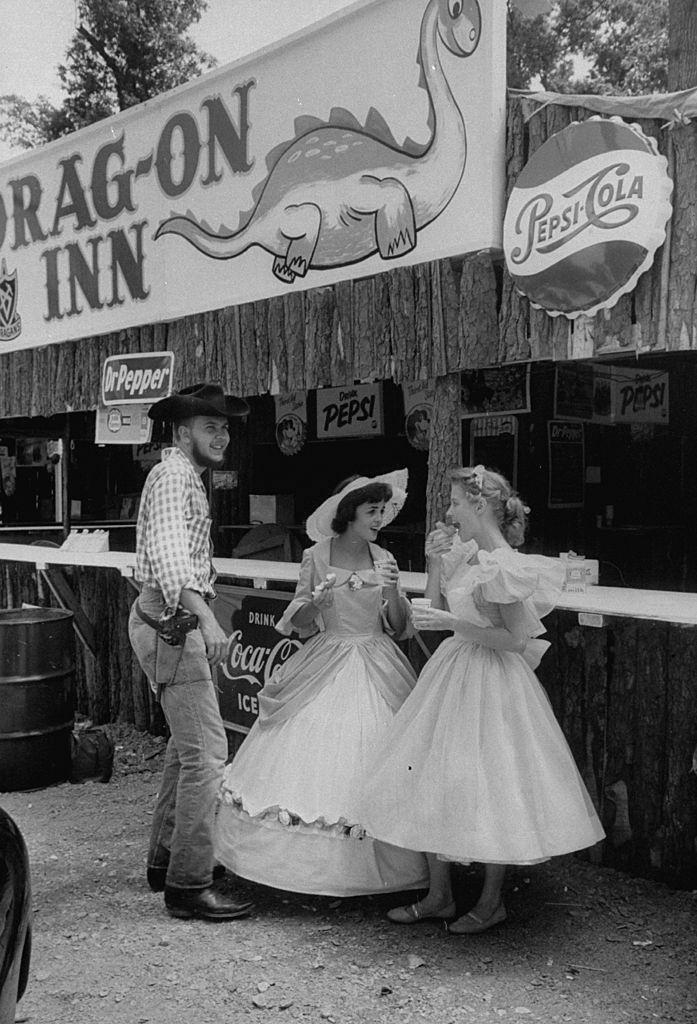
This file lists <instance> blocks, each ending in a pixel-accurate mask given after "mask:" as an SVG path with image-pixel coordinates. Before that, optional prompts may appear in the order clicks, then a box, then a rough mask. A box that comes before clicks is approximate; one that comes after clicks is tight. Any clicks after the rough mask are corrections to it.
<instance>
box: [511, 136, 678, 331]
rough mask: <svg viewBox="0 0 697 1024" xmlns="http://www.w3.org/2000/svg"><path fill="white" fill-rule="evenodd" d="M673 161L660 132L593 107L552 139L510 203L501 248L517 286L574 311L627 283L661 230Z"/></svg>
mask: <svg viewBox="0 0 697 1024" xmlns="http://www.w3.org/2000/svg"><path fill="white" fill-rule="evenodd" d="M667 166H668V165H667V161H666V159H665V157H664V156H661V155H660V154H659V152H658V149H657V146H656V142H655V140H654V139H652V138H649V137H648V136H646V135H644V133H643V132H642V131H641V130H640V128H639V126H638V125H635V124H626V123H625V122H624V121H622V120H621V119H620V118H618V117H612V118H601V117H591V118H590V119H589V120H588V121H584V122H581V123H578V122H577V123H574V124H571V125H569V126H568V127H567V128H564V130H563V131H561V132H558V133H557V134H556V135H553V136H552V137H551V138H549V139H547V141H546V142H545V143H544V144H543V145H542V146H540V148H539V149H538V150H536V151H535V153H534V154H533V156H532V157H531V159H530V160H529V161H528V163H527V164H526V166H525V167H524V168H523V171H522V172H521V174H520V175H519V177H518V180H517V181H516V184H515V187H514V189H513V191H512V192H511V195H510V198H509V200H508V206H507V209H506V216H505V220H504V227H503V248H504V253H505V257H506V266H507V268H508V272H509V273H510V275H511V277H512V278H513V281H514V282H515V284H516V287H517V288H518V289H519V291H521V292H522V293H523V294H524V295H526V296H527V297H528V298H529V299H530V301H531V302H532V304H533V305H534V306H537V307H539V308H541V309H544V310H546V311H547V312H548V313H549V314H550V316H559V315H561V314H563V315H564V316H566V317H569V319H574V318H575V317H578V316H581V315H582V314H585V315H587V316H591V315H592V314H594V313H596V312H598V310H600V309H603V308H609V307H611V306H613V305H614V304H615V303H616V302H617V300H618V299H619V297H620V296H621V295H624V294H625V293H627V292H630V291H631V290H632V289H633V288H634V287H635V286H636V283H637V281H638V280H639V277H640V276H641V274H643V273H644V271H645V270H647V269H648V268H649V267H650V266H651V263H652V262H653V258H654V254H655V252H656V250H657V249H658V247H659V246H660V245H662V244H663V241H664V239H665V233H666V224H667V222H668V220H669V218H670V215H671V209H672V208H671V203H670V197H671V194H672V190H673V184H672V181H671V178H670V176H669V174H668V170H667Z"/></svg>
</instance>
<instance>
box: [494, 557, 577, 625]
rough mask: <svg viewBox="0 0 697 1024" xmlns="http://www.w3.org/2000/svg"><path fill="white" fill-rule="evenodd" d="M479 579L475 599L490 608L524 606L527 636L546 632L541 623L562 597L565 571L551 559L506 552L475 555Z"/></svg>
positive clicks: (558, 563) (557, 562)
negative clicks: (490, 606)
mask: <svg viewBox="0 0 697 1024" xmlns="http://www.w3.org/2000/svg"><path fill="white" fill-rule="evenodd" d="M478 559H479V567H480V568H479V571H480V576H479V579H478V581H477V586H476V587H475V597H476V598H478V599H481V600H482V601H486V602H488V603H490V604H514V603H516V602H519V603H520V604H522V605H523V608H524V611H525V613H526V616H527V621H526V623H525V625H526V630H527V632H528V636H530V637H537V636H540V635H541V634H542V633H544V632H545V628H544V626H543V625H542V621H541V620H542V619H543V618H544V617H545V616H546V615H549V613H550V612H551V611H552V609H553V608H554V607H555V606H556V604H557V603H558V601H559V597H560V595H561V592H562V589H563V585H564V579H565V575H566V574H565V570H564V567H563V565H562V564H561V563H560V562H559V561H557V560H556V559H554V558H546V557H545V556H544V555H522V554H520V553H519V552H517V551H513V550H511V549H509V548H497V549H496V550H495V551H480V552H479V553H478Z"/></svg>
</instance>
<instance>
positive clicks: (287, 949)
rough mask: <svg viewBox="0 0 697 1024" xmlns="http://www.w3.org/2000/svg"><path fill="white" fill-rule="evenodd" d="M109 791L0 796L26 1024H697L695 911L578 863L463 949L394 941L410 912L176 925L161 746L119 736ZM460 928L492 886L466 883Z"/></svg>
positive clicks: (553, 873)
mask: <svg viewBox="0 0 697 1024" xmlns="http://www.w3.org/2000/svg"><path fill="white" fill-rule="evenodd" d="M115 738H116V742H117V745H118V749H117V763H116V769H115V773H114V777H113V779H112V781H111V782H110V783H109V784H107V785H102V784H100V783H92V782H88V783H85V784H84V785H81V786H70V785H62V786H55V787H52V788H49V789H45V790H40V791H35V792H31V793H9V794H4V795H2V796H0V804H2V806H3V807H4V808H5V809H6V810H7V811H9V813H10V814H12V816H13V817H14V818H15V820H16V821H17V823H18V824H19V826H20V828H21V829H22V831H23V833H24V836H25V839H26V842H27V846H28V848H29V855H30V860H31V864H32V880H33V888H34V904H35V920H34V952H33V958H32V967H31V972H30V979H29V987H28V990H27V993H26V995H25V997H24V999H23V1000H22V1002H21V1003H20V1005H19V1009H18V1017H17V1019H18V1021H28V1022H32V1024H34V1022H36V1024H58V1022H60V1024H64V1022H65V1024H112V1022H113V1024H217V1022H226V1024H228V1022H236V1021H241V1020H246V1019H248V1018H250V1017H251V1018H252V1019H256V1020H258V1021H265V1020H268V1019H269V1018H271V1019H276V1018H279V1019H280V1020H307V1021H317V1022H321V1021H329V1022H330V1024H331V1022H335V1024H343V1022H346V1024H349V1022H359V1021H360V1022H361V1024H363V1022H371V1024H372V1022H375V1024H378V1022H386V1024H387V1022H389V1024H392V1022H402V1021H405V1022H411V1021H421V1020H427V1021H429V1022H431V1024H451V1022H452V1024H459V1022H461V1021H467V1022H475V1024H476V1022H490V1021H491V1022H494V1021H501V1020H508V1021H530V1022H533V1021H535V1022H540V1024H556V1022H562V1021H564V1022H566V1021H570V1022H573V1024H618V1022H621V1021H624V1020H626V1021H629V1022H631V1024H642V1022H644V1021H657V1020H658V1021H679V1022H680V1024H690V1022H697V966H696V964H697V959H696V957H695V939H696V937H697V934H696V933H697V913H696V911H697V906H696V903H697V894H695V893H687V892H675V891H672V890H670V889H668V888H667V887H665V886H661V885H656V884H653V883H651V882H647V881H644V880H641V879H633V878H630V877H628V876H625V875H621V874H619V873H618V872H615V871H611V870H608V869H604V868H599V867H596V866H594V865H591V864H589V863H587V862H584V861H581V860H578V859H576V858H574V857H564V858H559V859H558V860H556V861H554V862H553V863H550V864H545V865H541V866H538V867H535V868H531V869H515V870H512V871H511V872H510V877H509V879H508V884H507V894H506V903H507V907H508V910H509V921H508V922H507V923H506V924H505V925H503V926H502V927H500V928H499V929H494V930H492V931H491V932H488V933H486V934H484V935H480V936H474V937H469V938H466V937H462V936H460V937H455V936H449V935H447V934H446V933H445V931H444V929H443V928H442V926H440V925H439V924H438V923H435V922H429V923H424V924H421V925H418V926H415V927H411V928H406V927H404V928H399V927H398V926H395V925H390V924H389V923H388V922H387V921H385V919H384V911H385V909H386V908H387V907H389V906H392V905H394V904H395V903H396V902H398V899H397V898H395V897H394V896H391V897H389V898H384V897H375V898H363V899H349V900H331V899H328V898H325V897H312V898H308V897H304V896H303V897H301V896H296V895H291V894H287V893H278V892H275V891H273V890H269V889H265V888H262V887H260V886H252V885H249V884H244V883H236V881H235V880H234V879H228V880H227V881H226V882H225V883H223V884H224V885H225V886H226V887H229V888H230V889H232V888H236V889H237V891H244V892H245V893H251V894H253V896H254V899H255V900H256V904H257V909H256V912H255V914H254V916H253V917H251V918H250V919H248V920H242V921H236V922H230V923H225V924H208V923H205V922H188V921H178V920H174V919H172V918H170V917H168V916H167V915H166V913H165V911H164V906H163V903H162V897H161V896H157V895H154V894H152V893H151V892H150V891H149V889H148V888H147V886H146V883H145V872H144V851H145V847H146V842H147V834H148V828H149V821H150V815H151V810H152V807H153V803H154V798H155V794H156V791H157V783H158V779H159V770H160V768H161V764H162V750H163V742H162V741H161V740H159V739H157V738H155V737H151V736H144V735H142V734H139V733H136V732H135V731H133V730H130V729H127V728H123V727H119V728H117V729H115ZM456 881H457V893H458V904H459V910H460V912H463V911H465V910H466V909H467V908H468V907H469V906H471V905H472V904H473V903H474V900H475V897H476V893H477V887H478V885H479V882H480V876H479V875H478V873H477V870H476V869H475V868H472V869H458V871H457V878H456Z"/></svg>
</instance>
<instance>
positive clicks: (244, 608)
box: [213, 585, 302, 732]
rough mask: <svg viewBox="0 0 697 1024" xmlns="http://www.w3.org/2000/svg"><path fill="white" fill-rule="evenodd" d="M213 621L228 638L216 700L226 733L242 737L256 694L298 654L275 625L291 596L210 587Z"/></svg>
mask: <svg viewBox="0 0 697 1024" xmlns="http://www.w3.org/2000/svg"><path fill="white" fill-rule="evenodd" d="M216 590H217V594H218V596H217V598H216V600H215V602H214V604H213V610H214V612H215V617H216V619H217V620H218V622H219V623H220V625H221V626H222V628H223V629H224V630H225V632H226V633H227V634H228V635H229V636H230V646H229V649H228V655H227V658H226V660H225V661H224V662H223V664H222V665H220V666H219V668H218V700H219V703H220V713H221V715H222V716H223V722H224V723H225V727H226V728H227V729H232V730H233V731H234V732H248V731H249V729H250V728H251V727H252V725H254V722H255V721H256V718H257V715H258V714H259V691H260V690H261V688H262V686H264V685H265V684H266V683H268V682H270V681H271V680H272V679H273V677H274V675H275V674H276V672H278V670H279V669H280V668H281V666H282V665H284V664H285V663H286V662H287V661H288V659H289V658H290V657H291V656H292V655H293V654H295V652H296V651H297V650H298V649H299V648H300V646H301V644H302V641H301V640H299V639H298V638H297V636H295V634H293V635H292V636H290V637H286V636H283V635H282V634H281V633H279V632H278V631H277V630H276V629H275V625H276V623H277V622H278V620H279V619H280V618H281V616H282V615H283V613H284V611H285V610H286V607H287V605H288V603H289V602H290V600H291V598H292V596H293V595H292V594H287V595H285V594H284V595H281V594H278V595H276V596H273V597H271V596H268V595H266V594H265V595H264V597H258V596H257V595H256V594H251V593H249V591H244V590H242V589H241V588H239V587H227V586H225V585H218V586H217V587H216Z"/></svg>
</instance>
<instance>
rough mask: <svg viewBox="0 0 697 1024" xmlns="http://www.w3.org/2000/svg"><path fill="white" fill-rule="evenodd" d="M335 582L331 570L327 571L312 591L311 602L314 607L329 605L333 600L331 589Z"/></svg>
mask: <svg viewBox="0 0 697 1024" xmlns="http://www.w3.org/2000/svg"><path fill="white" fill-rule="evenodd" d="M335 583H336V575H335V574H334V573H333V572H328V573H327V575H326V576H325V578H324V579H323V580H322V582H321V583H318V584H317V586H316V587H315V589H314V590H313V591H312V603H313V605H314V606H315V608H324V607H329V605H330V604H331V603H332V602H333V600H334V595H333V594H332V590H333V588H334V584H335Z"/></svg>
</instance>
